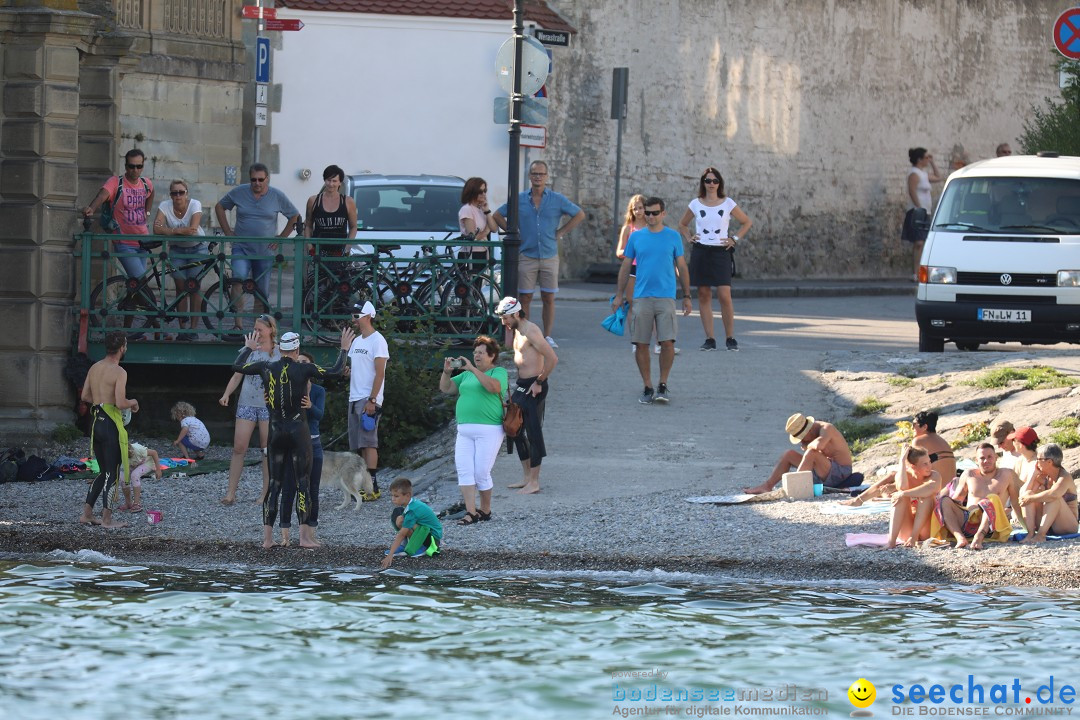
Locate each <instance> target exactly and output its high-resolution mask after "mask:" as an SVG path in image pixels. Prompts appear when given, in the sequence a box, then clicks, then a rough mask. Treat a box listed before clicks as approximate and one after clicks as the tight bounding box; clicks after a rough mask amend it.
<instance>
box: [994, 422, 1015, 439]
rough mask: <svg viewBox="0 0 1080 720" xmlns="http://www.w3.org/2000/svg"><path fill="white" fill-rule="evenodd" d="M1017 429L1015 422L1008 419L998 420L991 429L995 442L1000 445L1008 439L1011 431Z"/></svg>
mask: <svg viewBox="0 0 1080 720" xmlns="http://www.w3.org/2000/svg"><path fill="white" fill-rule="evenodd" d="M1015 429H1016V428H1014V427H1013V424H1012V423H1011V422H1009V421H1008V420H998V421H997V422H996V423H994V427H993V428H992V429H991V430H990V437H992V438H994V442H995V443H996V444H998V445H1000V444H1001V443H1003V442H1005V440H1006V439H1008V437H1009V433H1011V432H1012V431H1013V430H1015Z"/></svg>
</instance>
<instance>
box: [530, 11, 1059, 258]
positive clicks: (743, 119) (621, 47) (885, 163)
mask: <svg viewBox="0 0 1080 720" xmlns="http://www.w3.org/2000/svg"><path fill="white" fill-rule="evenodd" d="M550 4H551V5H552V6H553V7H556V8H557V9H558V10H559V12H561V13H562V15H563V16H564V17H565V18H566V19H567V20H568V21H569V22H570V23H571V24H572V25H574V26H575V27H576V28H577V33H576V35H575V36H574V40H573V43H572V47H571V48H570V49H562V48H556V49H555V50H554V56H555V59H554V77H553V79H552V81H551V82H550V83H549V89H550V90H551V95H552V105H551V107H552V119H551V122H550V125H549V143H548V148H547V150H546V151H545V156H546V157H547V158H548V159H549V161H550V163H551V166H552V167H551V169H552V173H553V179H554V181H555V187H556V189H558V190H560V191H561V192H564V193H566V194H568V195H569V196H570V197H571V198H573V199H575V200H577V201H578V202H579V203H580V204H581V205H582V206H583V207H585V208H586V211H587V213H588V215H589V219H588V222H587V223H586V225H585V226H584V227H583V228H582V229H580V230H578V231H575V233H574V234H573V239H572V241H571V242H570V243H566V244H565V246H564V247H563V260H564V263H563V268H564V273H565V274H567V275H568V276H580V275H581V274H582V272H583V270H584V269H585V267H586V265H587V264H588V263H590V262H597V261H607V260H609V259H610V258H611V239H612V228H611V223H612V205H613V201H614V168H615V145H616V122H615V121H614V120H610V119H609V116H610V104H611V99H610V98H611V73H612V68H613V67H618V66H625V67H628V68H629V69H630V98H631V100H630V106H629V117H628V118H627V120H626V125H625V135H624V138H623V155H622V191H621V196H622V197H621V205H622V206H623V207H625V203H626V200H627V199H628V197H629V195H630V194H632V193H634V192H645V193H647V194H657V195H659V196H661V197H664V198H665V199H666V200H667V201H668V203H669V212H668V223H669V224H670V225H672V226H674V225H675V224H676V223H677V222H678V220H679V217H680V216H681V215H682V213H683V211H684V210H685V208H686V203H687V202H688V201H689V200H690V199H691V198H692V197H693V196H694V195H695V194H696V190H697V179H698V177H699V176H700V173H701V171H702V170H703V169H704V168H705V167H706V166H708V165H715V166H716V167H718V168H719V169H720V171H721V172H722V174H723V176H724V180H725V182H726V184H727V189H728V194H729V195H730V196H731V197H733V198H734V199H735V200H736V201H737V202H738V203H739V205H740V206H741V207H742V208H743V210H744V211H745V212H746V213H747V214H748V215H750V217H751V218H752V219H753V221H754V223H755V225H754V228H753V230H752V231H751V237H750V240H751V242H749V243H745V244H743V245H741V246H740V251H739V258H740V263H739V264H740V270H741V272H742V273H743V274H744V275H745V276H747V277H777V278H792V277H806V276H827V277H883V276H891V277H896V276H902V275H905V274H907V273H910V270H909V267H910V265H909V262H910V257H909V254H910V250H909V249H908V248H907V247H906V246H901V244H900V241H899V239H898V238H899V234H900V221H901V218H902V215H903V209H904V202H905V196H904V184H903V179H904V176H905V174H906V172H907V168H908V166H909V165H908V161H907V149H908V148H909V147H914V146H924V147H927V148H928V149H929V150H930V151H931V152H932V153H933V154H934V155H935V157H936V158H937V162H938V167H939V168H940V169H942V170H943V171H945V170H946V168H947V164H948V162H947V161H948V157H949V154H950V150H951V149H952V147H953V145H954V144H956V143H961V144H962V145H963V146H964V147H965V148H966V149H967V151H968V153H969V154H970V156H971V158H972V159H973V160H976V159H981V158H986V157H991V156H993V152H994V147H995V146H996V145H997V143H999V142H1003V141H1008V142H1011V143H1013V146H1014V149H1015V148H1016V146H1017V143H1016V138H1017V136H1018V135H1019V134H1020V132H1021V131H1022V128H1023V122H1024V120H1025V118H1027V117H1028V116H1029V115H1030V113H1029V109H1030V107H1031V106H1032V104H1039V103H1041V102H1042V99H1043V98H1044V97H1047V96H1051V95H1056V93H1057V74H1056V71H1055V70H1054V68H1053V63H1054V62H1055V59H1056V57H1057V53H1056V52H1055V51H1054V50H1053V44H1052V41H1051V29H1052V27H1053V23H1054V20H1055V18H1056V17H1057V15H1058V14H1059V13H1060V12H1061V11H1063V10H1065V9H1067V8H1068V7H1071V6H1072V5H1073V4H1074V3H1072V2H1070V1H1069V0H874V2H865V0H783V1H781V0H755V1H754V2H750V1H749V0H671V2H667V3H654V2H646V1H644V0H623V1H620V2H616V1H609V2H593V1H592V0H552V2H550ZM938 189H940V186H938Z"/></svg>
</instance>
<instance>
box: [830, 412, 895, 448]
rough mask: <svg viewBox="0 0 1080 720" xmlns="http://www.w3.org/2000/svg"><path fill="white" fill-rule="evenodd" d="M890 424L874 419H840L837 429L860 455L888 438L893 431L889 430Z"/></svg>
mask: <svg viewBox="0 0 1080 720" xmlns="http://www.w3.org/2000/svg"><path fill="white" fill-rule="evenodd" d="M886 428H888V425H885V424H882V423H879V422H876V421H873V420H851V419H846V420H840V421H838V422H837V423H836V429H837V430H839V431H840V434H841V435H843V436H844V439H845V440H847V441H848V444H849V445H850V446H851V452H853V453H854V454H856V455H858V454H859V453H861V452H863V451H864V450H866V449H868V448H871V447H873V446H874V445H877V444H878V443H880V442H884V441H886V440H888V439H889V438H890V437H891V436H892V433H891V432H887V431H886Z"/></svg>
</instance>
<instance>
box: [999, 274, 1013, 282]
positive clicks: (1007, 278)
mask: <svg viewBox="0 0 1080 720" xmlns="http://www.w3.org/2000/svg"><path fill="white" fill-rule="evenodd" d="M1001 284H1002V285H1011V284H1012V275H1010V274H1009V273H1002V274H1001Z"/></svg>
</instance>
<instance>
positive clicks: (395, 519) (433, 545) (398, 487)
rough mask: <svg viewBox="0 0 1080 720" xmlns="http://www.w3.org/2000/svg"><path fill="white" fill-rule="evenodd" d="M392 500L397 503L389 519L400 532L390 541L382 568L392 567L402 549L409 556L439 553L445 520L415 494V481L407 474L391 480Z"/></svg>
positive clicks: (402, 552)
mask: <svg viewBox="0 0 1080 720" xmlns="http://www.w3.org/2000/svg"><path fill="white" fill-rule="evenodd" d="M390 501H391V502H393V504H394V511H393V513H392V514H391V515H390V522H391V524H393V526H394V527H395V528H396V529H397V535H395V536H394V539H393V540H392V541H391V542H390V549H389V550H388V551H387V553H386V557H385V558H383V561H382V565H381V567H382V569H383V570H385V569H387V568H388V567H390V564H391V563H392V562H394V555H395V554H397V553H399V552H400V553H401V554H403V555H406V556H408V557H419V556H421V555H436V554H438V552H439V544H440V543H441V542H442V534H443V526H442V523H441V522H439V518H438V517H436V516H435V512H434V511H433V510H432V509H431V508H430V507H428V505H427V504H426V503H423V502H421V501H420V500H417V499H416V498H414V497H413V496H412V482H411V481H410V480H409V479H408V478H400V477H399V478H397V479H396V480H394V482H392V483H390Z"/></svg>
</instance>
